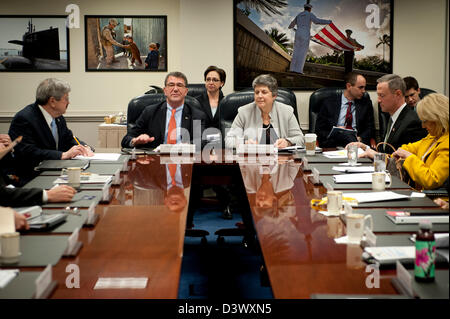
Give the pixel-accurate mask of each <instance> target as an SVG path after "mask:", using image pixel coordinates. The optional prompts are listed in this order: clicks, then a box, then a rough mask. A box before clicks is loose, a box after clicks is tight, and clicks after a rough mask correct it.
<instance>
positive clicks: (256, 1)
mask: <svg viewBox="0 0 450 319" xmlns="http://www.w3.org/2000/svg"><path fill="white" fill-rule="evenodd" d="M239 3H243V4H244V5H245V7H246V10H247V11H248V9H249V8H251V9H255V10H256V11H258V12H264V13H265V14H267V15H268V16H272V14H278V15H281V12H280V11H279V10H278V9H281V8H284V7H286V6H287V5H288V4H287V1H286V0H238V2H237V4H239Z"/></svg>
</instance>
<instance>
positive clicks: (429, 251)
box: [414, 221, 436, 282]
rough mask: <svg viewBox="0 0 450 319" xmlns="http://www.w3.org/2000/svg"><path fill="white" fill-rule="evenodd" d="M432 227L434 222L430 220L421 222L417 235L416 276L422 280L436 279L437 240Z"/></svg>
mask: <svg viewBox="0 0 450 319" xmlns="http://www.w3.org/2000/svg"><path fill="white" fill-rule="evenodd" d="M431 227H432V224H431V222H429V221H423V222H420V223H419V231H418V232H417V236H416V261H415V263H414V277H415V278H416V281H420V282H433V281H434V272H435V265H434V262H435V256H436V241H435V238H434V234H433V231H432V230H431Z"/></svg>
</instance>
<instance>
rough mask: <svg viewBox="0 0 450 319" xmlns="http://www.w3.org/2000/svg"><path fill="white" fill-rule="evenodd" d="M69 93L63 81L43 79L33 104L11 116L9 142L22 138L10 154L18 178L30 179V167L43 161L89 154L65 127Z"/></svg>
mask: <svg viewBox="0 0 450 319" xmlns="http://www.w3.org/2000/svg"><path fill="white" fill-rule="evenodd" d="M69 92H70V86H69V84H68V83H67V82H64V81H61V80H58V79H55V78H49V79H45V80H44V81H42V82H41V83H40V84H39V86H38V88H37V90H36V102H34V103H33V104H30V105H28V106H26V107H25V108H24V109H22V110H21V111H19V112H18V113H17V114H16V115H15V116H14V118H13V120H12V122H11V125H10V127H9V136H10V137H11V139H12V140H14V139H16V138H17V137H18V136H23V139H22V142H21V143H19V144H18V145H17V146H16V147H15V153H14V154H15V157H16V159H17V164H16V169H17V174H18V176H19V177H21V179H22V178H23V179H25V180H26V179H30V178H32V177H33V176H34V175H35V172H34V167H35V166H37V165H38V164H39V163H40V162H41V161H43V160H58V159H62V160H64V159H71V158H74V157H75V156H77V155H85V156H92V155H93V154H92V151H91V149H90V148H89V147H88V146H83V145H79V144H78V142H77V141H76V140H75V138H74V135H73V133H72V131H71V130H69V129H68V128H67V124H66V120H65V119H64V116H63V114H64V113H66V110H67V107H68V105H69ZM81 143H82V142H81ZM82 144H83V143H82Z"/></svg>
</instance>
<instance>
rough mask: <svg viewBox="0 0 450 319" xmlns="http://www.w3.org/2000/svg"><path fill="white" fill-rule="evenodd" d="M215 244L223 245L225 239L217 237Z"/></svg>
mask: <svg viewBox="0 0 450 319" xmlns="http://www.w3.org/2000/svg"><path fill="white" fill-rule="evenodd" d="M217 244H218V245H223V244H225V237H222V236H219V237H217Z"/></svg>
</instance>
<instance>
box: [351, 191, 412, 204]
mask: <svg viewBox="0 0 450 319" xmlns="http://www.w3.org/2000/svg"><path fill="white" fill-rule="evenodd" d="M344 197H347V198H354V199H355V200H356V201H357V202H358V203H372V202H384V201H390V200H399V199H409V198H410V197H409V196H408V195H402V194H397V193H394V192H391V191H384V192H367V193H344Z"/></svg>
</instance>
